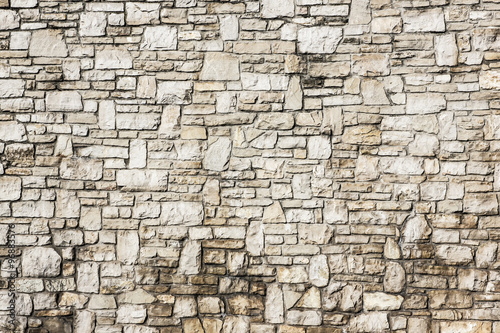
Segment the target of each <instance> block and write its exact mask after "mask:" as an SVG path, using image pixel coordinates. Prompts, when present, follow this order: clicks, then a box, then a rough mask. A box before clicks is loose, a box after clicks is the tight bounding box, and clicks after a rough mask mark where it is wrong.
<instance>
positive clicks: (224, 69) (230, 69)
mask: <svg viewBox="0 0 500 333" xmlns="http://www.w3.org/2000/svg"><path fill="white" fill-rule="evenodd" d="M239 79H240V62H239V60H238V58H237V57H236V56H233V55H231V54H228V53H218V52H207V53H206V54H205V58H204V60H203V67H202V70H201V73H200V80H205V81H235V80H239Z"/></svg>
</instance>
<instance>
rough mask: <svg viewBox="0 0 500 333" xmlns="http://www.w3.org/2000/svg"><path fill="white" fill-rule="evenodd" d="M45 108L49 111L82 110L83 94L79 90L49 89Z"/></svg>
mask: <svg viewBox="0 0 500 333" xmlns="http://www.w3.org/2000/svg"><path fill="white" fill-rule="evenodd" d="M45 108H46V109H47V111H73V112H74V111H82V110H83V103H82V96H81V95H80V94H79V93H78V92H77V91H49V92H47V95H46V97H45Z"/></svg>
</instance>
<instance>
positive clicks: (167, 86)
mask: <svg viewBox="0 0 500 333" xmlns="http://www.w3.org/2000/svg"><path fill="white" fill-rule="evenodd" d="M192 89H193V83H192V82H178V81H163V82H160V83H158V91H157V94H156V96H157V100H158V103H161V104H190V103H191V92H192Z"/></svg>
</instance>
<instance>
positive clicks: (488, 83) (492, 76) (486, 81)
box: [479, 69, 500, 90]
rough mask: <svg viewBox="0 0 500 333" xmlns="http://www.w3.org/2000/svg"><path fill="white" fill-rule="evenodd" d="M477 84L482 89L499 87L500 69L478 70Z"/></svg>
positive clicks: (497, 88)
mask: <svg viewBox="0 0 500 333" xmlns="http://www.w3.org/2000/svg"><path fill="white" fill-rule="evenodd" d="M479 86H480V87H481V88H483V89H495V90H499V89H500V71H498V70H491V69H490V70H487V71H481V72H479Z"/></svg>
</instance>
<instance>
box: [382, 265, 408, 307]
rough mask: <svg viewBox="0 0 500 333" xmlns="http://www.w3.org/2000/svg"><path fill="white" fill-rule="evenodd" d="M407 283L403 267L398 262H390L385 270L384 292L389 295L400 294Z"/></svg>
mask: <svg viewBox="0 0 500 333" xmlns="http://www.w3.org/2000/svg"><path fill="white" fill-rule="evenodd" d="M393 257H395V256H393ZM405 283H406V272H405V269H404V268H403V266H401V265H400V264H399V263H397V262H388V263H387V267H386V268H385V275H384V290H385V291H386V292H389V293H400V292H401V291H402V290H403V288H404V286H405ZM398 309H399V308H398Z"/></svg>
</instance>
